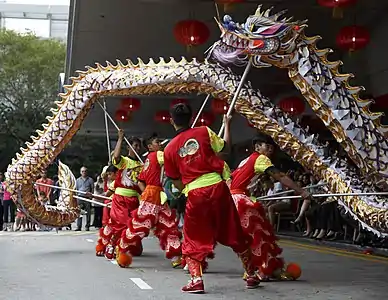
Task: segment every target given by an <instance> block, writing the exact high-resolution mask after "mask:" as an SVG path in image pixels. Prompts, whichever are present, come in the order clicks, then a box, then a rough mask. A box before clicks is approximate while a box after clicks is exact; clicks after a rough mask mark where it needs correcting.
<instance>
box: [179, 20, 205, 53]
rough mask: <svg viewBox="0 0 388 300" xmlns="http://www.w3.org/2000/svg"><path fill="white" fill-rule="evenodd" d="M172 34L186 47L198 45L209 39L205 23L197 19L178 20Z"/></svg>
mask: <svg viewBox="0 0 388 300" xmlns="http://www.w3.org/2000/svg"><path fill="white" fill-rule="evenodd" d="M174 36H175V39H176V40H177V42H178V43H179V44H182V45H184V46H186V47H187V49H188V50H189V49H190V48H191V47H195V46H199V45H202V44H204V43H206V41H207V40H208V39H209V37H210V30H209V28H208V27H207V25H206V24H205V23H203V22H201V21H198V20H183V21H179V22H178V23H177V24H176V25H175V27H174Z"/></svg>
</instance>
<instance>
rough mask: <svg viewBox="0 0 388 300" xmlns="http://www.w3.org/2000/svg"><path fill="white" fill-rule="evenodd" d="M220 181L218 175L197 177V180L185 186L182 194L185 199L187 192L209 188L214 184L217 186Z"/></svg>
mask: <svg viewBox="0 0 388 300" xmlns="http://www.w3.org/2000/svg"><path fill="white" fill-rule="evenodd" d="M221 181H222V177H221V175H220V174H218V173H215V172H213V173H207V174H204V175H202V176H199V177H198V178H197V179H195V180H193V181H192V182H190V183H188V184H186V186H185V188H184V189H183V191H182V192H183V193H184V194H185V196H186V197H187V195H188V194H189V192H190V191H191V190H194V189H200V188H204V187H207V186H211V185H214V184H217V183H219V182H221Z"/></svg>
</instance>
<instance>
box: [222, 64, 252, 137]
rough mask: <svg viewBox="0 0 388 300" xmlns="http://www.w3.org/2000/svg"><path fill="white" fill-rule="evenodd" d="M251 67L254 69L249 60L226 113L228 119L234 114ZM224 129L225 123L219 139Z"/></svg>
mask: <svg viewBox="0 0 388 300" xmlns="http://www.w3.org/2000/svg"><path fill="white" fill-rule="evenodd" d="M251 67H252V59H249V61H248V64H247V66H246V67H245V71H244V73H243V75H242V77H241V80H240V83H239V84H238V87H237V89H236V92H235V93H234V96H233V99H232V102H231V103H230V106H229V109H228V112H227V113H226V116H228V117H229V116H230V115H231V114H232V111H233V109H234V105H235V104H236V102H237V99H238V96H240V92H241V89H242V87H243V85H244V83H245V81H246V79H247V76H248V73H249V71H250V69H251ZM224 129H225V123H224V122H222V126H221V128H220V132H219V133H218V136H219V137H220V136H221V135H222V134H223V133H224Z"/></svg>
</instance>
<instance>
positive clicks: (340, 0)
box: [317, 0, 357, 18]
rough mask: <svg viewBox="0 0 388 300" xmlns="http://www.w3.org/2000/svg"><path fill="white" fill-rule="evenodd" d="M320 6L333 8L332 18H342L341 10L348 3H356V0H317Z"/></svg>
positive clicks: (348, 4)
mask: <svg viewBox="0 0 388 300" xmlns="http://www.w3.org/2000/svg"><path fill="white" fill-rule="evenodd" d="M317 2H318V4H319V5H320V6H324V7H328V8H332V9H333V17H334V18H342V17H343V13H342V10H343V9H344V8H345V7H347V6H350V5H353V4H356V3H357V0H317Z"/></svg>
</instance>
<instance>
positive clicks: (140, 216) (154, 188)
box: [117, 135, 182, 268]
mask: <svg viewBox="0 0 388 300" xmlns="http://www.w3.org/2000/svg"><path fill="white" fill-rule="evenodd" d="M144 146H145V147H146V148H148V151H149V152H150V153H149V154H148V157H147V160H146V161H145V164H144V167H143V170H142V171H141V173H140V175H139V177H138V180H139V187H140V190H141V191H142V194H141V202H140V206H139V208H138V209H137V210H136V211H135V212H134V213H133V217H132V219H131V221H130V222H129V226H128V228H127V229H126V230H125V231H124V232H123V234H122V237H121V239H120V243H119V245H118V255H117V263H118V265H119V266H120V267H128V266H129V264H130V262H131V261H132V259H129V258H128V256H130V255H131V253H132V252H133V249H131V248H133V247H135V249H137V248H138V247H139V246H138V245H139V244H141V240H142V239H143V238H145V237H146V236H148V235H149V233H150V230H151V229H152V228H154V229H155V235H156V236H157V237H158V239H159V241H160V247H161V248H162V250H165V251H166V258H168V259H171V264H172V266H173V267H174V268H175V267H177V266H179V265H180V264H181V242H180V239H181V237H182V234H181V232H180V231H179V230H178V218H177V215H176V212H175V210H174V211H173V210H171V209H170V208H169V206H168V204H167V196H166V194H165V193H164V191H163V187H162V177H163V170H162V166H163V164H164V158H163V152H162V151H161V148H162V147H161V144H160V141H159V139H158V138H157V136H156V135H152V136H151V137H150V138H148V139H146V140H145V141H144Z"/></svg>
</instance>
